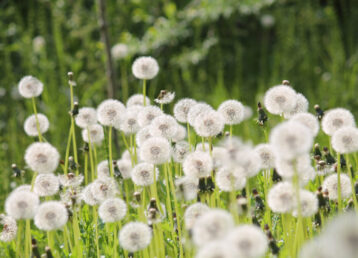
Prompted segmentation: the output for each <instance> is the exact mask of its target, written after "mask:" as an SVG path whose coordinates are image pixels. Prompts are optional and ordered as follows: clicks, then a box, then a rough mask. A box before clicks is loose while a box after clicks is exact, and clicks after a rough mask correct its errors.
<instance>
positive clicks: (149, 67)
mask: <svg viewBox="0 0 358 258" xmlns="http://www.w3.org/2000/svg"><path fill="white" fill-rule="evenodd" d="M158 72H159V65H158V63H157V60H155V59H154V58H153V57H150V56H142V57H138V58H137V59H136V60H135V61H134V62H133V65H132V73H133V75H134V76H135V77H136V78H137V79H141V80H151V79H153V78H154V77H155V76H156V75H157V74H158Z"/></svg>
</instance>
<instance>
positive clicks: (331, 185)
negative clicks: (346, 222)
mask: <svg viewBox="0 0 358 258" xmlns="http://www.w3.org/2000/svg"><path fill="white" fill-rule="evenodd" d="M340 179H341V197H342V199H346V198H348V197H349V196H351V194H352V188H351V180H350V179H349V177H348V176H347V175H346V174H341V175H340ZM322 188H323V191H325V190H327V191H328V196H329V199H330V200H333V201H336V200H338V175H337V174H333V175H330V176H328V177H326V179H325V180H324V181H323V185H322Z"/></svg>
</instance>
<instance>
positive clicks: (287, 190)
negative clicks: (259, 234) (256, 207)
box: [267, 182, 295, 213]
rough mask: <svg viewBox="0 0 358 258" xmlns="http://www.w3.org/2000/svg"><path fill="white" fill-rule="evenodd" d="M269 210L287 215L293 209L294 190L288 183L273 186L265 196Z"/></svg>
mask: <svg viewBox="0 0 358 258" xmlns="http://www.w3.org/2000/svg"><path fill="white" fill-rule="evenodd" d="M267 202H268V205H269V207H270V209H271V210H272V211H273V212H277V213H288V212H291V211H292V210H293V209H294V208H295V195H294V189H293V186H292V184H291V183H289V182H280V183H277V184H276V185H274V186H273V187H272V188H271V189H270V191H269V193H268V196H267Z"/></svg>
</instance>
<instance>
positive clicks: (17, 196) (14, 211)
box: [5, 191, 40, 220]
mask: <svg viewBox="0 0 358 258" xmlns="http://www.w3.org/2000/svg"><path fill="white" fill-rule="evenodd" d="M39 203H40V200H39V197H38V196H37V195H36V194H35V193H33V192H30V191H15V192H12V193H11V194H10V195H9V196H8V197H7V199H6V201H5V211H6V213H7V214H8V215H9V216H11V217H12V218H14V219H16V220H18V219H32V218H33V217H34V215H35V213H36V211H37V208H38V206H39Z"/></svg>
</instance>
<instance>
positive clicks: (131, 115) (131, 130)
mask: <svg viewBox="0 0 358 258" xmlns="http://www.w3.org/2000/svg"><path fill="white" fill-rule="evenodd" d="M115 127H116V129H119V130H121V131H122V132H124V134H127V135H128V134H136V133H137V132H138V131H139V129H140V126H139V123H138V112H137V110H136V108H135V107H132V108H127V110H126V112H125V113H124V115H123V117H122V119H121V121H120V123H119V124H116V126H115Z"/></svg>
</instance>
